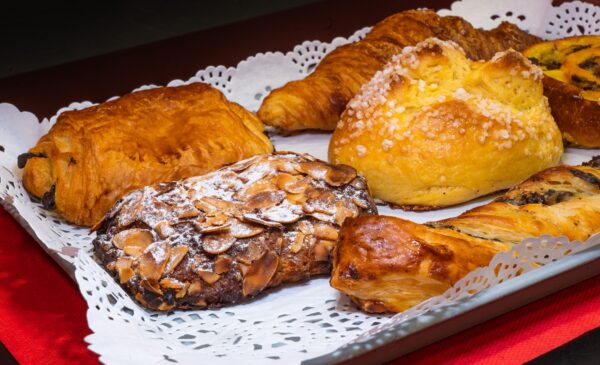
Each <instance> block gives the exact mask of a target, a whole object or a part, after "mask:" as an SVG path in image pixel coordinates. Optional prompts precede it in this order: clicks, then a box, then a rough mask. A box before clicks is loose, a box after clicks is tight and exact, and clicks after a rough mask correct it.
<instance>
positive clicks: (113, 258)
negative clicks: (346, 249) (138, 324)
mask: <svg viewBox="0 0 600 365" xmlns="http://www.w3.org/2000/svg"><path fill="white" fill-rule="evenodd" d="M365 213H368V214H376V213H377V209H376V206H375V204H374V203H373V201H372V199H371V197H370V196H369V192H368V188H367V184H366V181H365V179H364V178H363V177H361V176H358V175H357V174H356V171H355V170H354V169H353V168H351V167H348V166H344V165H329V164H327V163H325V162H322V161H319V160H316V159H314V158H313V157H311V156H309V155H297V154H294V153H278V154H275V155H258V156H255V157H252V158H250V159H247V160H244V161H240V162H238V163H235V164H233V165H230V166H227V167H224V168H221V169H220V170H217V171H215V172H213V173H209V174H207V175H203V176H199V177H192V178H188V179H184V180H180V181H174V182H166V183H160V184H156V185H152V186H148V187H145V188H143V189H140V190H136V191H133V192H131V193H129V194H127V195H126V196H124V197H123V198H122V199H121V200H120V201H119V202H118V203H117V204H116V205H115V207H114V208H112V209H111V210H110V211H109V212H108V213H107V215H106V216H105V218H104V220H102V221H101V222H100V223H99V224H98V225H97V227H95V229H97V233H98V236H97V238H96V239H95V240H94V242H93V244H94V253H95V257H96V259H97V260H98V261H99V262H100V263H101V264H102V265H103V266H104V267H105V268H106V269H107V270H108V271H109V272H110V273H111V274H112V275H114V276H115V278H116V280H118V281H119V282H120V283H121V284H122V285H123V287H124V288H125V289H126V290H127V291H129V292H130V293H131V294H133V295H134V297H135V298H136V299H137V300H138V301H139V302H140V303H141V304H142V305H144V306H146V307H148V308H152V309H157V310H170V309H174V308H180V309H181V308H206V307H218V306H221V305H224V304H230V303H236V302H239V301H241V300H243V299H246V298H249V297H253V296H255V295H257V294H259V293H260V292H262V291H263V290H265V289H266V288H269V287H274V286H277V285H280V284H282V283H284V282H295V281H300V280H306V279H308V278H310V277H311V276H314V275H320V274H328V273H329V272H330V270H331V260H330V253H331V250H332V248H333V247H334V245H335V244H336V240H337V238H338V230H339V227H340V226H341V225H342V223H343V222H344V220H345V219H346V218H348V217H357V216H359V215H361V214H365Z"/></svg>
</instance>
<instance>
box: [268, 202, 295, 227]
mask: <svg viewBox="0 0 600 365" xmlns="http://www.w3.org/2000/svg"><path fill="white" fill-rule="evenodd" d="M260 216H261V218H263V219H266V220H268V221H271V222H278V223H283V224H289V223H294V222H296V221H298V220H299V219H300V218H302V216H301V215H299V214H296V213H294V212H293V211H292V206H289V205H287V206H286V204H281V205H277V206H274V207H270V208H268V209H265V210H263V211H262V212H261V213H260Z"/></svg>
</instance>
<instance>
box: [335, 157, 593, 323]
mask: <svg viewBox="0 0 600 365" xmlns="http://www.w3.org/2000/svg"><path fill="white" fill-rule="evenodd" d="M599 168H600V158H598V157H597V158H595V159H594V160H592V161H591V162H590V163H589V164H588V165H587V166H558V167H553V168H550V169H547V170H545V171H542V172H540V173H538V174H536V175H534V176H532V177H531V178H530V179H528V180H526V181H525V182H523V183H521V184H519V185H517V186H516V187H514V188H512V189H511V190H510V191H509V192H507V193H506V194H505V195H503V196H501V197H499V198H498V199H496V200H495V201H493V202H491V203H489V204H487V205H483V206H480V207H477V208H475V209H472V210H470V211H468V212H465V213H463V214H462V215H460V216H458V217H456V218H450V219H446V220H442V221H438V222H431V223H426V224H416V223H413V222H410V221H407V220H403V219H399V218H394V217H386V216H363V217H359V218H355V219H348V220H347V221H346V222H345V223H344V226H343V227H342V230H341V232H340V239H339V242H338V245H337V246H336V249H335V250H334V253H333V272H332V275H331V285H332V286H333V287H334V288H336V289H338V290H340V291H341V292H343V293H345V294H347V295H349V296H350V297H351V298H352V299H353V300H354V301H355V302H356V303H357V304H358V305H359V306H360V308H361V309H362V310H364V311H367V312H401V311H403V310H405V309H408V308H410V307H412V306H414V305H416V304H418V303H420V302H422V301H424V300H426V299H429V298H431V297H433V296H436V295H439V294H442V293H443V292H444V291H446V290H447V289H448V288H450V287H451V286H452V285H453V284H454V283H456V282H457V281H458V280H460V279H461V278H462V277H463V276H465V275H466V274H467V273H469V272H470V271H472V270H474V269H475V268H477V267H479V266H485V265H487V264H488V263H489V262H490V260H491V259H492V257H493V256H494V255H495V254H496V253H498V252H500V251H504V250H508V249H509V248H510V247H512V245H514V244H516V243H518V242H520V241H521V240H523V239H525V238H529V237H537V236H541V235H543V234H552V235H554V236H567V237H568V238H569V239H570V240H586V239H587V238H589V237H590V236H591V235H593V234H595V233H598V232H600V170H599Z"/></svg>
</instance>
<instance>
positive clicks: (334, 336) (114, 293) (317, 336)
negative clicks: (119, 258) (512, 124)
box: [0, 0, 600, 364]
mask: <svg viewBox="0 0 600 365" xmlns="http://www.w3.org/2000/svg"><path fill="white" fill-rule="evenodd" d="M439 13H440V14H442V15H450V14H452V15H460V16H463V17H464V18H466V19H467V20H469V21H470V22H471V23H473V24H474V25H475V26H479V27H484V28H492V27H494V26H496V25H497V24H499V22H500V21H502V20H509V21H511V22H513V23H516V24H517V25H519V26H520V27H521V28H524V29H527V30H529V31H530V32H532V33H534V34H536V35H539V36H542V37H545V38H556V37H563V36H568V35H577V34H591V33H595V34H597V33H599V32H600V29H599V28H600V8H598V7H595V6H593V5H590V4H586V3H581V2H572V3H565V4H563V5H561V6H560V7H552V5H551V1H550V0H537V1H531V0H530V1H517V0H511V1H490V0H485V1H483V0H465V1H457V2H455V3H454V4H453V5H452V6H451V8H450V9H446V10H441V11H440V12H439ZM368 30H369V28H364V29H361V30H358V31H357V32H356V33H354V34H353V35H352V36H351V37H349V38H336V39H334V40H333V41H332V42H330V43H325V42H319V41H306V42H304V43H302V44H300V45H298V46H296V47H295V48H294V50H293V51H291V52H288V53H285V54H283V53H279V52H276V53H265V54H262V53H260V54H257V55H254V56H252V57H249V58H248V59H246V60H244V61H242V62H240V63H239V64H238V66H237V67H230V68H227V67H224V66H217V67H208V68H206V69H204V70H201V71H199V72H198V73H197V74H196V75H195V76H193V77H192V78H190V79H189V80H186V81H182V80H173V81H171V82H170V83H169V86H177V85H181V84H184V83H190V82H197V81H203V82H207V83H210V84H212V85H213V86H216V87H218V88H219V89H220V90H222V91H223V92H224V93H225V94H226V95H227V97H228V98H229V99H231V100H233V101H237V102H239V103H240V104H242V105H243V106H245V107H247V108H249V109H251V110H256V109H257V108H258V106H259V105H260V102H261V100H262V98H263V97H264V96H265V95H266V94H267V93H268V92H269V91H270V90H271V89H273V88H275V87H278V86H281V85H283V84H284V83H286V82H288V81H290V80H294V79H299V78H302V77H304V76H305V75H306V74H307V73H309V72H310V71H311V70H312V69H313V68H314V66H315V65H316V64H317V63H318V62H319V60H320V59H321V58H322V57H323V56H324V55H325V54H327V53H328V52H329V51H331V50H332V49H334V48H335V47H337V46H339V45H342V44H345V43H348V42H350V41H354V40H357V39H359V38H360V37H362V36H364V34H365V33H366V32H367V31H368ZM151 87H155V86H153V85H146V86H142V87H140V88H138V90H139V89H145V88H151ZM90 105H92V103H90V102H81V103H72V104H71V105H69V106H68V107H66V108H63V109H61V110H59V112H58V113H57V115H58V114H59V113H60V112H62V111H64V110H72V109H81V108H84V107H87V106H90ZM55 121H56V116H54V117H52V118H50V119H44V120H43V121H42V122H41V123H39V122H38V119H37V118H36V116H34V115H33V114H31V113H27V112H22V111H19V110H18V109H17V108H16V107H15V106H13V105H10V104H0V146H2V148H0V198H1V199H2V203H3V205H4V206H5V207H6V208H7V209H8V210H9V211H11V212H12V213H13V215H15V216H16V217H17V218H18V219H19V221H20V222H21V223H22V224H23V225H26V226H27V228H28V229H29V231H30V232H31V233H32V235H34V236H35V237H36V239H37V240H38V241H39V242H40V244H41V245H42V246H43V247H44V248H45V249H46V250H47V251H49V252H51V253H53V254H54V255H55V256H56V257H60V258H62V259H63V260H65V262H68V263H71V264H73V265H75V267H76V272H75V274H76V279H77V282H78V284H79V286H80V289H81V292H82V294H83V296H84V297H85V299H86V300H87V302H88V305H89V310H88V322H89V325H90V328H91V329H92V331H93V334H92V335H90V336H88V337H87V338H86V341H87V342H89V343H90V348H91V349H92V350H93V351H95V352H97V353H99V354H100V355H101V360H102V361H103V362H105V363H111V364H122V363H127V364H159V363H161V364H162V363H164V364H168V363H172V362H177V363H199V362H207V363H208V362H210V363H211V364H220V363H223V364H230V363H233V362H235V361H243V363H245V364H248V363H250V364H254V363H255V364H264V363H269V362H276V363H285V364H288V363H298V362H300V361H303V360H307V359H311V358H316V357H319V358H318V359H316V360H314V361H315V362H319V363H327V362H336V361H340V360H342V359H347V358H349V357H352V356H355V355H357V354H361V353H364V352H365V351H369V350H372V349H373V348H375V347H378V346H381V345H383V344H385V343H387V342H390V341H394V340H397V339H398V338H402V337H403V336H406V335H408V334H410V333H414V332H415V331H417V330H419V329H420V328H422V327H423V326H424V325H423V324H422V323H428V324H431V323H435V322H436V321H437V320H438V319H436V318H438V317H436V314H440V313H443V314H445V317H447V316H448V315H449V314H450V315H451V314H452V313H454V312H456V311H458V310H459V309H457V308H460V305H459V304H460V303H476V299H477V298H476V297H470V296H471V295H473V294H475V293H477V292H479V291H481V290H483V289H486V288H488V289H486V293H491V292H493V291H494V290H499V289H498V288H500V287H502V285H496V284H498V283H499V282H502V281H505V280H508V279H509V278H511V277H512V276H514V275H516V273H521V274H522V273H526V272H528V271H531V270H534V269H535V268H536V267H538V266H540V265H543V264H546V263H549V262H552V261H553V260H557V259H560V258H561V257H563V256H565V255H573V254H574V253H576V252H578V251H582V250H583V249H585V248H588V247H591V246H593V245H596V244H597V243H598V241H600V239H599V237H598V236H596V237H592V238H591V239H590V240H588V241H587V242H586V243H581V242H569V241H568V240H567V239H565V238H554V237H542V238H535V239H530V240H527V241H526V242H523V243H522V244H520V245H518V246H515V247H514V248H513V251H511V252H508V253H502V254H499V255H497V256H496V257H495V258H494V260H493V261H492V263H491V264H490V267H488V268H481V269H478V270H476V271H475V272H473V273H471V274H469V275H468V276H467V277H465V278H464V279H463V280H461V281H460V282H459V283H457V285H455V286H454V288H452V289H450V290H449V291H448V292H447V293H445V294H444V295H442V296H440V297H436V298H432V299H430V300H428V301H426V302H424V303H422V304H420V305H418V306H416V307H414V308H412V309H410V310H408V311H406V312H404V313H401V314H398V315H396V316H393V317H391V316H373V315H367V314H364V313H362V312H359V311H357V309H356V308H355V307H354V306H353V305H352V304H351V303H350V302H349V301H348V299H347V298H346V297H344V296H342V295H340V294H339V293H338V292H336V291H335V290H334V289H332V288H331V287H330V286H329V284H328V279H327V278H318V279H315V280H311V281H309V282H306V283H302V284H297V285H288V286H285V287H283V288H279V289H274V290H270V291H268V293H265V294H264V295H261V296H260V297H259V298H256V299H255V300H253V301H250V302H247V303H243V304H240V305H236V306H229V307H225V308H222V309H219V310H203V311H186V312H179V311H176V312H172V313H167V314H165V313H153V312H149V311H146V310H144V309H142V308H141V307H140V306H138V305H137V304H136V303H135V302H134V301H133V300H132V299H131V298H130V297H129V296H128V295H127V294H126V293H125V292H124V291H123V289H122V288H121V287H120V286H119V285H118V284H117V283H116V282H115V281H114V280H113V279H112V278H111V277H110V276H109V275H108V274H107V273H106V272H105V271H104V270H103V269H102V268H101V267H99V266H98V265H97V264H96V263H95V262H94V261H93V259H92V258H91V241H92V239H93V237H94V236H93V235H88V231H87V229H82V228H77V227H74V226H72V225H70V224H68V223H65V222H64V221H63V220H62V219H61V218H60V217H59V216H57V215H56V214H54V213H52V212H49V211H46V210H44V209H42V208H41V206H40V204H38V203H35V202H32V201H31V200H30V198H29V197H28V195H27V194H26V192H25V190H24V189H23V186H22V183H21V171H20V170H19V169H18V168H17V167H16V158H17V156H18V155H19V154H20V153H22V152H24V151H26V150H27V149H28V148H30V147H31V146H33V145H34V144H35V142H36V141H37V140H38V139H39V138H40V137H41V136H42V135H43V134H44V133H46V132H47V131H48V129H49V128H50V126H51V125H52V124H53V123H54V122H55ZM328 140H329V135H328V134H316V133H308V134H300V135H297V136H294V137H280V136H277V137H274V138H273V142H274V144H275V146H276V147H277V149H279V150H291V151H297V152H308V153H311V154H313V155H315V156H316V157H319V158H321V159H326V151H327V143H328ZM599 152H600V151H598V150H595V151H590V150H587V151H586V150H574V149H570V150H567V152H566V153H565V155H564V157H563V162H565V163H568V164H579V163H581V162H583V161H585V160H588V159H589V158H590V157H591V156H592V155H594V154H598V153H599ZM489 199H490V198H487V199H486V198H484V199H479V200H477V201H475V202H471V203H468V204H464V205H461V206H458V207H453V208H448V209H444V210H440V211H433V212H426V213H409V212H403V211H399V210H391V209H389V208H387V207H380V213H381V214H388V215H395V216H399V217H402V218H406V219H411V220H413V221H416V222H424V221H429V220H437V219H442V218H446V217H451V216H455V215H457V214H460V213H461V212H462V211H464V210H467V209H469V208H472V207H474V206H476V205H480V204H482V203H485V202H487V201H489ZM496 268H499V270H498V272H497V274H496V270H494V269H496ZM544 269H545V268H544V267H543V266H542V267H541V268H539V269H535V270H544ZM526 276H527V275H523V277H526ZM509 283H510V281H509V282H508V283H505V284H509ZM503 285H504V284H503ZM504 290H506V289H504ZM509 290H510V289H509ZM439 317H440V318H442V317H444V316H439Z"/></svg>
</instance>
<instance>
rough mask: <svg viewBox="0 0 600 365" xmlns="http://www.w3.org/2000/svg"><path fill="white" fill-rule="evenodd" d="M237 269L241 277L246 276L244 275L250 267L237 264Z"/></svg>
mask: <svg viewBox="0 0 600 365" xmlns="http://www.w3.org/2000/svg"><path fill="white" fill-rule="evenodd" d="M238 267H239V268H240V271H241V272H242V276H246V273H247V272H248V269H249V268H250V265H246V264H242V263H241V262H238Z"/></svg>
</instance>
